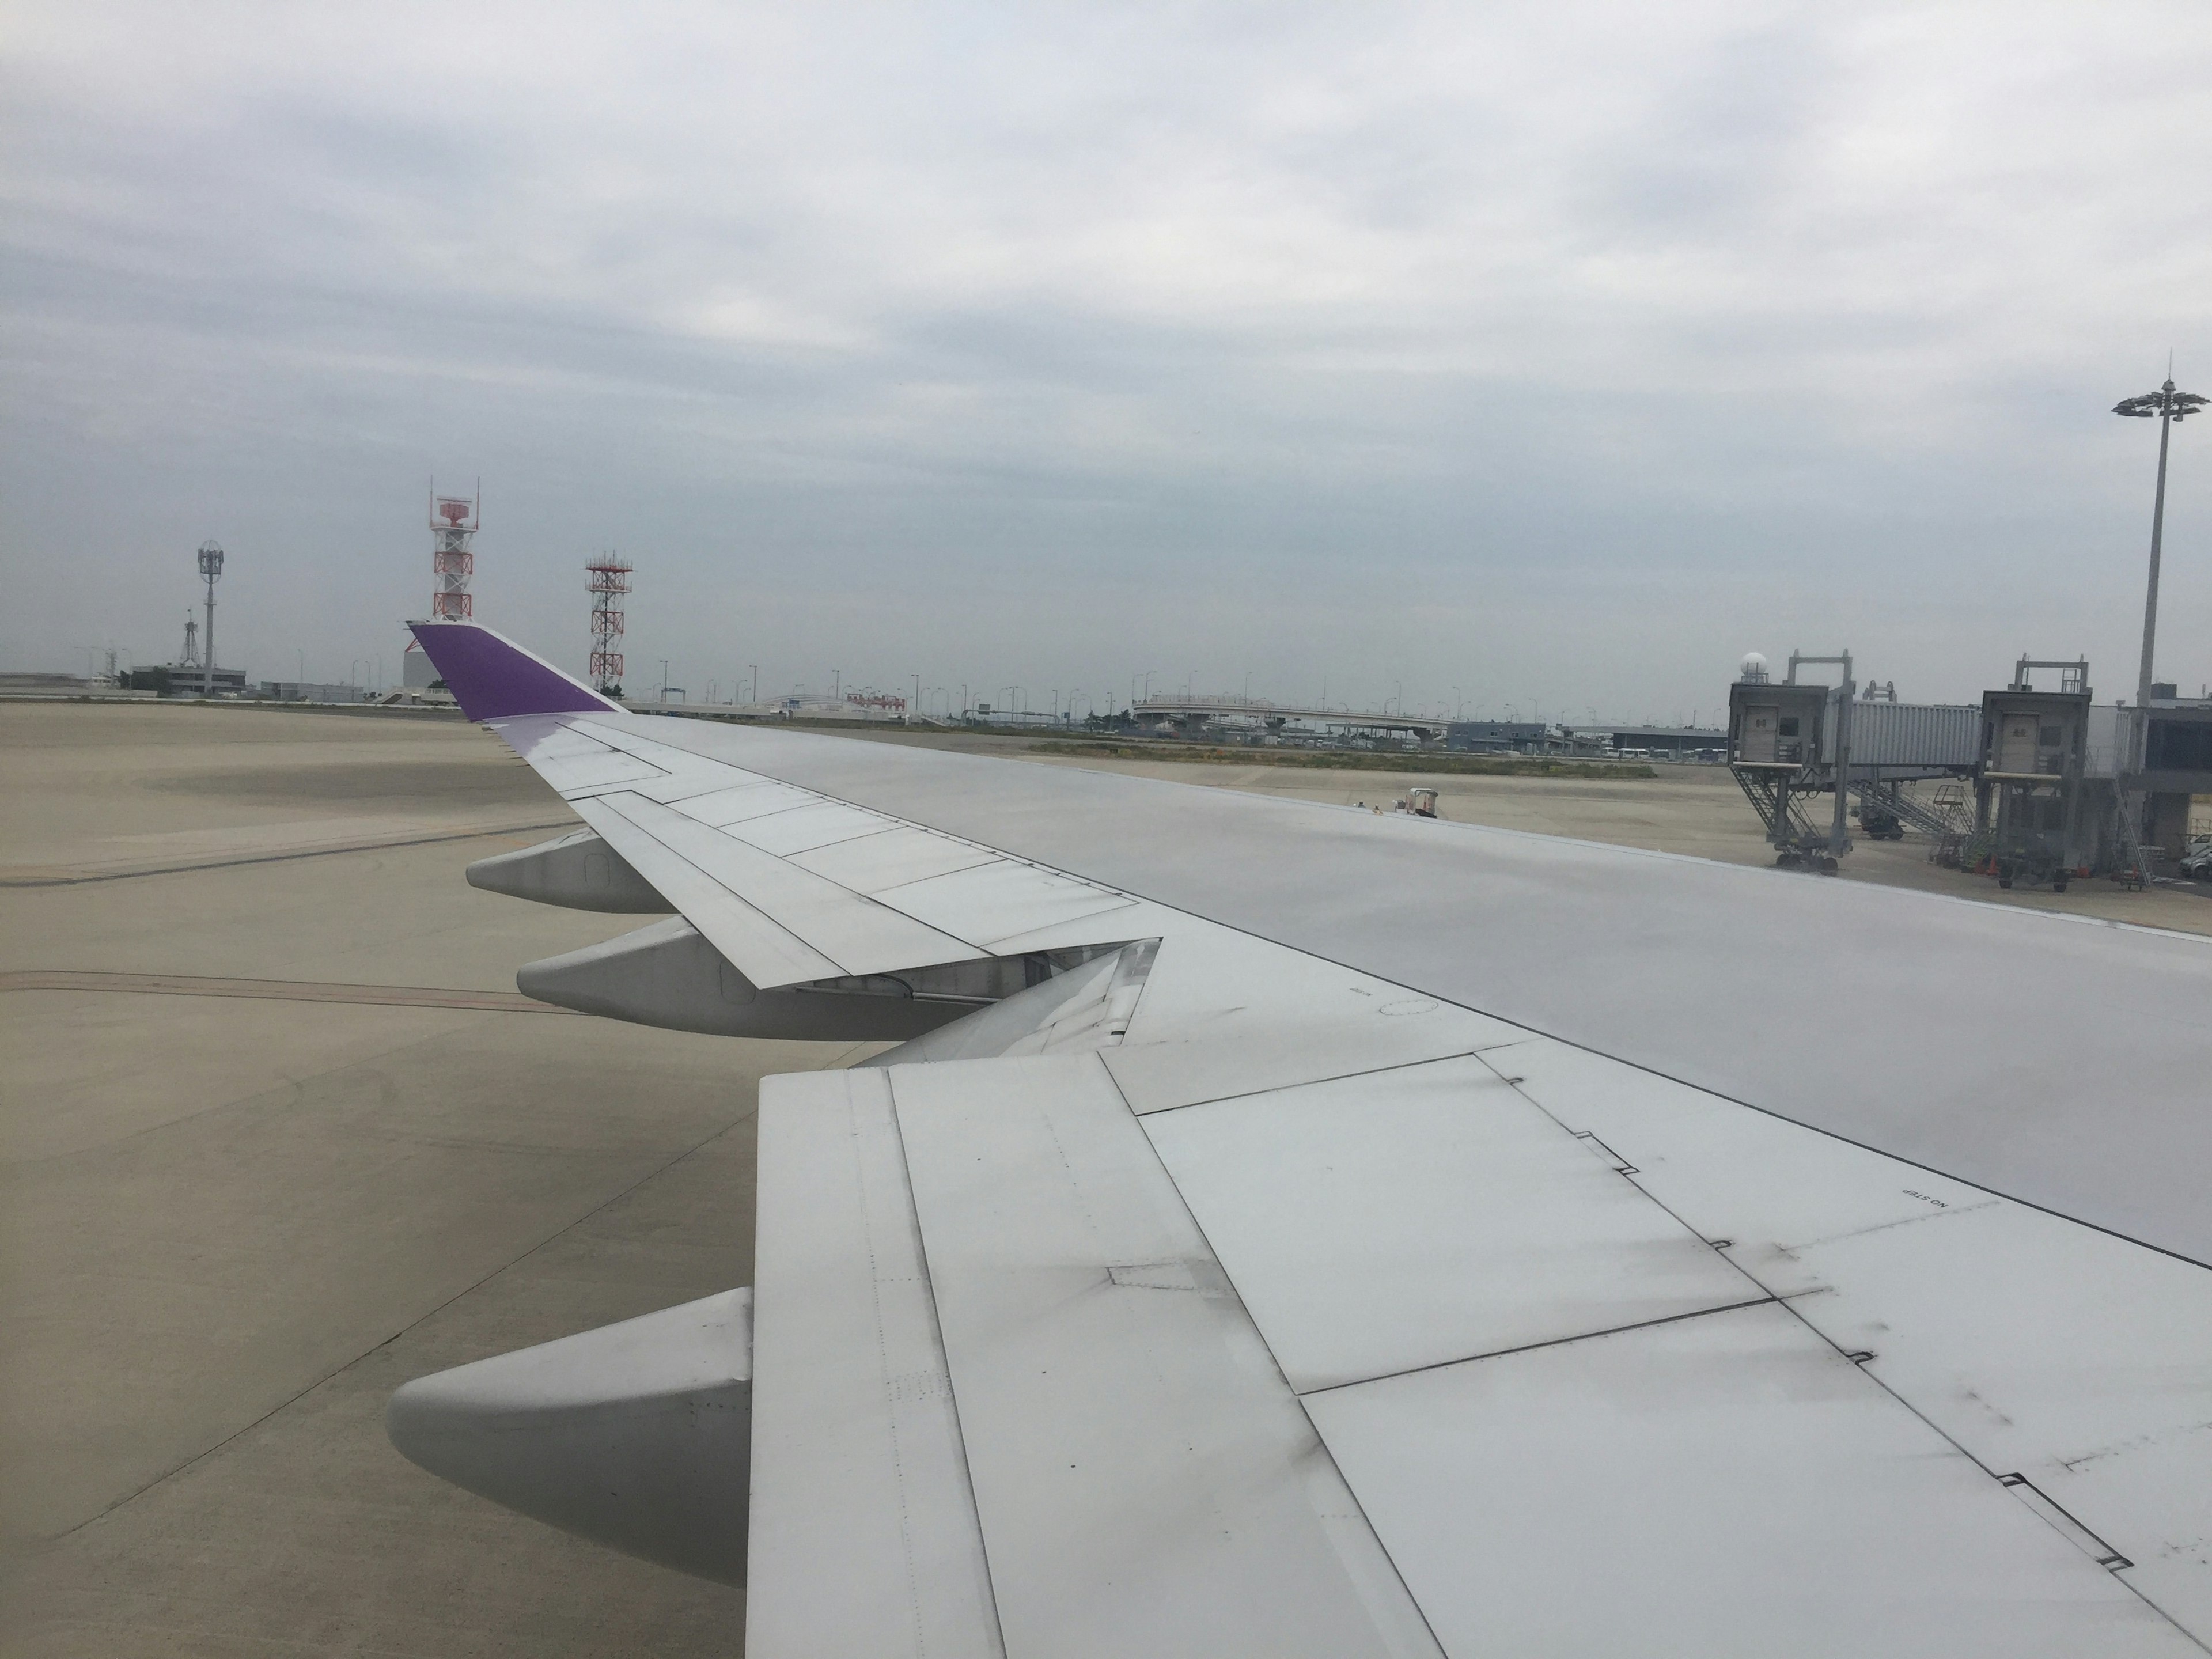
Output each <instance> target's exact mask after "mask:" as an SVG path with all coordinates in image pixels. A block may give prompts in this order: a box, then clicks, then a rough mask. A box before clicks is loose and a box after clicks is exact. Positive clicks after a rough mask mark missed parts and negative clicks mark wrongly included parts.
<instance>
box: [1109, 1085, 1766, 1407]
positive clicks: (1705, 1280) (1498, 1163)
mask: <svg viewBox="0 0 2212 1659" xmlns="http://www.w3.org/2000/svg"><path fill="white" fill-rule="evenodd" d="M1144 1125H1145V1130H1146V1133H1147V1134H1148V1135H1149V1136H1150V1137H1151V1139H1152V1144H1153V1146H1156V1147H1157V1148H1158V1151H1159V1153H1160V1157H1161V1159H1162V1161H1163V1162H1164V1164H1166V1165H1167V1169H1168V1172H1169V1174H1170V1176H1173V1177H1174V1179H1175V1182H1176V1187H1177V1188H1179V1189H1180V1190H1181V1191H1182V1195H1183V1198H1184V1200H1185V1201H1186V1202H1188V1204H1189V1206H1190V1208H1191V1212H1192V1213H1193V1215H1194V1216H1195V1217H1196V1218H1197V1219H1198V1224H1199V1225H1200V1226H1201V1227H1203V1228H1204V1229H1205V1230H1206V1239H1207V1241H1208V1242H1209V1243H1211V1244H1212V1247H1213V1249H1215V1250H1216V1251H1217V1252H1218V1255H1219V1256H1220V1258H1221V1261H1222V1264H1223V1266H1224V1267H1226V1268H1227V1269H1228V1271H1229V1273H1230V1275H1231V1278H1233V1279H1235V1280H1236V1282H1237V1289H1238V1291H1240V1292H1241V1293H1242V1294H1243V1297H1244V1301H1245V1303H1246V1304H1247V1305H1248V1306H1249V1308H1250V1309H1251V1310H1252V1316H1253V1317H1254V1318H1255V1320H1256V1321H1257V1322H1259V1326H1260V1330H1261V1334H1263V1335H1264V1336H1266V1338H1267V1342H1268V1344H1269V1346H1271V1347H1272V1348H1273V1350H1274V1352H1275V1357H1276V1358H1277V1359H1278V1361H1279V1362H1280V1364H1282V1367H1283V1370H1284V1371H1285V1374H1286V1375H1287V1376H1289V1377H1290V1379H1291V1385H1292V1386H1293V1387H1295V1388H1297V1389H1298V1390H1299V1391H1300V1392H1302V1393H1303V1392H1304V1391H1307V1390H1309V1389H1320V1388H1334V1387H1340V1386H1341V1385H1343V1384H1345V1383H1352V1382H1357V1381H1359V1380H1361V1379H1363V1378H1366V1377H1373V1376H1386V1375H1389V1374H1390V1373H1392V1372H1396V1371H1404V1370H1415V1369H1417V1368H1419V1367H1421V1366H1425V1365H1435V1364H1445V1363H1449V1362H1450V1361H1454V1360H1459V1359H1465V1358H1470V1357H1472V1356H1474V1355H1477V1354H1484V1353H1495V1352H1501V1351H1503V1350H1505V1349H1510V1348H1523V1347H1531V1346H1536V1345H1537V1344H1540V1343H1545V1342H1557V1341H1560V1340H1565V1339H1567V1338H1571V1337H1577V1336H1584V1335H1587V1334H1589V1333H1591V1332H1594V1331H1604V1330H1612V1329H1616V1328H1620V1327H1623V1326H1628V1325H1638V1324H1648V1323H1650V1322H1653V1321H1655V1320H1662V1319H1674V1318H1680V1317H1681V1316H1684V1315H1686V1314H1692V1313H1704V1312H1708V1311H1711V1310H1714V1309H1717V1308H1723V1307H1732V1306H1736V1305H1740V1304H1743V1303H1745V1302H1748V1301H1752V1300H1755V1299H1759V1298H1761V1297H1765V1295H1766V1294H1767V1293H1766V1292H1765V1291H1763V1290H1762V1289H1761V1288H1760V1287H1759V1285H1756V1284H1755V1283H1753V1281H1752V1280H1751V1279H1747V1278H1746V1277H1745V1276H1744V1275H1743V1274H1742V1273H1739V1272H1737V1271H1736V1269H1735V1268H1734V1267H1731V1266H1729V1262H1728V1261H1727V1259H1726V1258H1725V1257H1724V1256H1723V1255H1720V1254H1719V1253H1718V1252H1717V1251H1716V1250H1714V1249H1713V1248H1712V1247H1711V1245H1710V1244H1708V1243H1706V1242H1705V1240H1704V1239H1702V1238H1699V1237H1698V1236H1697V1235H1696V1234H1694V1233H1692V1231H1690V1230H1689V1229H1688V1228H1686V1227H1685V1226H1684V1225H1682V1224H1681V1223H1680V1221H1678V1220H1677V1219H1675V1218H1674V1217H1673V1216H1671V1215H1669V1214H1668V1213H1667V1212H1666V1211H1665V1210H1663V1209H1662V1208H1661V1207H1660V1206H1658V1205H1656V1204H1654V1203H1653V1202H1652V1201H1651V1200H1650V1199H1649V1198H1647V1197H1645V1196H1644V1194H1642V1193H1639V1192H1638V1191H1637V1189H1636V1188H1634V1187H1632V1186H1631V1185H1630V1184H1629V1183H1628V1182H1626V1181H1623V1180H1622V1179H1621V1178H1620V1176H1619V1175H1617V1174H1616V1173H1615V1172H1614V1171H1613V1169H1612V1167H1611V1166H1610V1165H1609V1164H1607V1163H1606V1162H1604V1161H1603V1160H1601V1158H1597V1157H1595V1156H1594V1155H1593V1154H1592V1152H1590V1151H1589V1148H1588V1147H1587V1146H1584V1144H1583V1143H1582V1142H1581V1141H1578V1140H1577V1139H1575V1138H1574V1137H1573V1136H1572V1135H1570V1134H1568V1133H1566V1132H1565V1130H1563V1129H1561V1128H1560V1127H1559V1125H1558V1124H1556V1123H1554V1122H1553V1121H1552V1120H1551V1119H1549V1118H1547V1117H1546V1116H1545V1115H1544V1114H1543V1113H1542V1112H1541V1111H1539V1110H1538V1109H1536V1108H1535V1107H1534V1106H1532V1105H1530V1104H1529V1103H1528V1101H1526V1100H1525V1099H1523V1098H1522V1097H1520V1096H1519V1095H1517V1094H1516V1093H1515V1092H1514V1091H1513V1090H1512V1089H1511V1088H1510V1087H1509V1086H1508V1085H1505V1084H1504V1083H1503V1082H1501V1081H1499V1080H1498V1077H1497V1075H1496V1073H1493V1072H1492V1071H1491V1070H1490V1069H1489V1068H1488V1067H1487V1066H1484V1065H1483V1064H1482V1063H1481V1062H1480V1060H1476V1059H1473V1058H1469V1059H1464V1060H1441V1061H1437V1062H1436V1063H1434V1064H1431V1065H1426V1066H1407V1067H1401V1068H1399V1069H1395V1070H1392V1071H1387V1072H1376V1073H1369V1074H1368V1075H1365V1076H1363V1077H1355V1078H1343V1079H1336V1080H1335V1081H1333V1082H1328V1083H1316V1084H1312V1085H1307V1086H1305V1087H1303V1088H1296V1089H1284V1090H1278V1091H1272V1092H1269V1093H1267V1094H1260V1095H1248V1096H1244V1097H1240V1098H1237V1099H1234V1100H1224V1101H1216V1102H1213V1103H1211V1104H1208V1105H1202V1106H1191V1107H1187V1108H1185V1109H1182V1110H1180V1111H1169V1112H1155V1113H1153V1114H1152V1115H1150V1116H1148V1117H1146V1119H1145V1120H1144Z"/></svg>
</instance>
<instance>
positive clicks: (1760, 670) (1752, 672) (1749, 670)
mask: <svg viewBox="0 0 2212 1659" xmlns="http://www.w3.org/2000/svg"><path fill="white" fill-rule="evenodd" d="M1736 678H1738V679H1742V680H1763V679H1765V678H1766V659H1765V656H1763V655H1761V654H1760V653H1759V652H1756V651H1747V652H1745V653H1743V666H1742V667H1741V668H1739V669H1738V670H1737V671H1736Z"/></svg>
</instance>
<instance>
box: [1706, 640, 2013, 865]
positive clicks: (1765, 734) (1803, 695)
mask: <svg viewBox="0 0 2212 1659" xmlns="http://www.w3.org/2000/svg"><path fill="white" fill-rule="evenodd" d="M1808 664H1832V665H1836V666H1838V667H1839V668H1841V670H1842V671H1843V672H1842V678H1841V682H1840V683H1839V684H1835V685H1814V684H1800V683H1799V681H1798V678H1797V675H1798V670H1799V669H1800V668H1802V667H1803V666H1805V665H1808ZM1856 690H1857V687H1856V686H1855V684H1854V683H1853V681H1852V678H1851V659H1850V653H1849V652H1844V653H1838V655H1836V656H1833V657H1814V656H1808V655H1805V654H1804V653H1801V652H1792V653H1790V666H1789V670H1788V675H1787V678H1784V679H1783V680H1782V681H1780V682H1776V681H1773V680H1772V679H1771V678H1769V676H1768V674H1767V671H1766V665H1765V660H1764V659H1761V658H1759V657H1757V656H1756V655H1754V656H1753V657H1750V658H1747V659H1746V660H1745V664H1744V669H1743V672H1742V675H1741V678H1739V679H1738V680H1737V681H1736V683H1735V684H1734V685H1733V686H1731V687H1730V688H1729V748H1728V757H1729V770H1730V771H1731V772H1732V773H1733V774H1734V775H1735V780H1736V782H1737V783H1738V784H1739V785H1740V786H1741V787H1742V789H1743V793H1744V797H1745V799H1747V800H1748V801H1750V803H1751V805H1752V810H1753V811H1756V812H1757V813H1758V814H1759V822H1760V823H1762V824H1763V825H1765V829H1766V838H1767V840H1768V842H1769V843H1770V844H1771V845H1772V846H1773V847H1774V848H1775V849H1776V854H1777V857H1776V862H1777V863H1779V864H1783V865H1787V866H1809V867H1812V868H1816V869H1820V870H1823V871H1826V872H1833V870H1834V868H1835V860H1837V859H1838V857H1840V856H1841V855H1842V854H1844V853H1847V852H1849V851H1850V846H1851V842H1850V837H1849V836H1848V834H1847V833H1846V826H1847V824H1848V822H1849V813H1850V805H1849V803H1850V799H1852V798H1854V797H1856V798H1857V799H1858V801H1859V803H1860V812H1861V816H1862V821H1866V817H1867V815H1868V814H1869V813H1870V812H1871V813H1873V814H1875V815H1877V817H1876V818H1875V821H1876V822H1879V821H1880V820H1879V815H1884V814H1886V815H1887V816H1888V817H1891V818H1893V819H1895V820H1896V821H1897V822H1898V823H1899V825H1900V826H1902V825H1905V824H1909V825H1911V827H1912V828H1914V829H1919V830H1922V831H1923V832H1925V833H1927V834H1929V835H1931V836H1942V835H1945V834H1949V833H1954V831H1955V829H1957V826H1955V825H1954V824H1952V823H1950V822H1949V820H1948V817H1946V816H1945V815H1943V814H1942V813H1941V812H1939V811H1935V810H1932V809H1930V808H1929V807H1927V806H1925V805H1922V804H1921V803H1920V802H1918V801H1917V800H1916V799H1914V798H1913V796H1912V795H1911V793H1908V792H1907V791H1906V789H1905V787H1904V786H1905V785H1906V784H1908V783H1910V782H1911V781H1915V780H1919V779H1936V778H1967V777H1971V776H1972V775H1973V774H1974V770H1975V768H1976V765H1977V763H1978V761H1979V759H1980V755H1981V747H1982V744H1981V735H1982V734H1981V725H1982V711H1981V710H1980V709H1978V708H1975V707H1974V706H1973V705H1972V704H1969V703H1957V704H1953V703H1907V702H1897V701H1896V700H1895V699H1894V696H1888V697H1884V698H1881V699H1880V700H1877V699H1875V697H1874V696H1871V695H1869V696H1866V697H1859V696H1856V695H1855V693H1856ZM1874 690H1875V688H1874V687H1872V686H1869V687H1868V691H1869V694H1871V693H1872V692H1873V691H1874ZM1839 785H1840V787H1839ZM1822 795H1826V796H1827V797H1828V798H1829V800H1828V804H1827V805H1826V808H1825V809H1823V808H1822V807H1821V806H1820V805H1817V804H1816V803H1815V802H1814V799H1813V798H1814V797H1818V796H1822ZM1823 820H1825V821H1826V822H1825V824H1824V823H1823Z"/></svg>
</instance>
